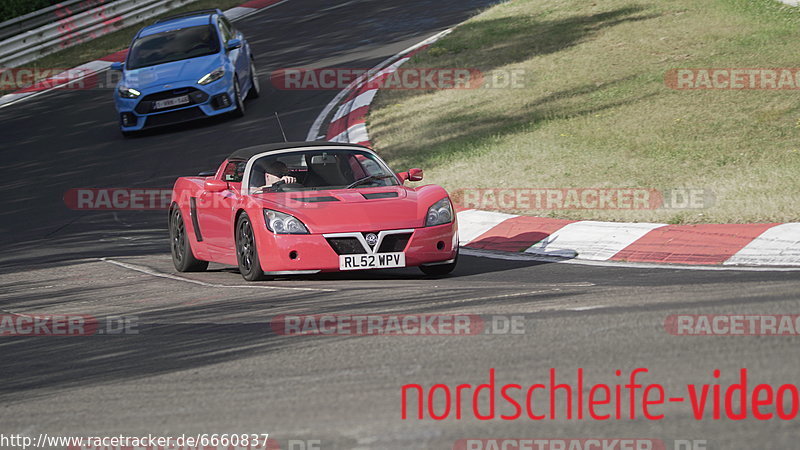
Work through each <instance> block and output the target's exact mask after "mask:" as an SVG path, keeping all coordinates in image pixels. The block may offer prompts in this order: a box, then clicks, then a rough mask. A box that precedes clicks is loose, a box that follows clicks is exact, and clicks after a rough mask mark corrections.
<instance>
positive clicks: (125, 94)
mask: <svg viewBox="0 0 800 450" xmlns="http://www.w3.org/2000/svg"><path fill="white" fill-rule="evenodd" d="M117 92H119V96H120V97H122V98H137V97H139V96H140V95H142V93H141V92H139V91H137V90H136V89H134V88H129V87H126V86H120V87H119V88H118V89H117Z"/></svg>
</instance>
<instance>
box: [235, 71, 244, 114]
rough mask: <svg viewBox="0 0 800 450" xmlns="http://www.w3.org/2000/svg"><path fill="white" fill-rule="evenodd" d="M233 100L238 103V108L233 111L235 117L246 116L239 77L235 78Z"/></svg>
mask: <svg viewBox="0 0 800 450" xmlns="http://www.w3.org/2000/svg"><path fill="white" fill-rule="evenodd" d="M233 97H234V98H233V101H234V102H235V103H236V109H235V110H234V111H233V113H232V114H233V116H234V117H243V116H244V97H243V96H242V89H241V88H240V87H239V77H236V78H234V79H233Z"/></svg>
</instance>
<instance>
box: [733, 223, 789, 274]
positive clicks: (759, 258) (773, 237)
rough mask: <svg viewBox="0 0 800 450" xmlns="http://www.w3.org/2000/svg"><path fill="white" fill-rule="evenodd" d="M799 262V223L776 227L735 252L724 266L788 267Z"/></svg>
mask: <svg viewBox="0 0 800 450" xmlns="http://www.w3.org/2000/svg"><path fill="white" fill-rule="evenodd" d="M798 261H800V223H784V224H780V225H776V226H774V227H772V228H770V229H768V230H766V231H764V232H763V233H761V235H760V236H758V237H757V238H755V239H754V240H753V241H752V242H750V243H749V244H747V245H745V246H744V248H742V249H741V250H739V251H738V252H736V254H735V255H733V256H732V257H731V258H730V259H728V260H727V261H725V264H726V265H767V266H789V265H797V264H798Z"/></svg>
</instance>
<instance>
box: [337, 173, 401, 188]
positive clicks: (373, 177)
mask: <svg viewBox="0 0 800 450" xmlns="http://www.w3.org/2000/svg"><path fill="white" fill-rule="evenodd" d="M393 176H394V175H388V174H383V175H370V176H368V177H364V178H362V179H360V180H356V181H354V182H353V183H351V184H350V185H349V186H347V187H346V188H345V189H352V188H354V187H356V186H361V185H362V184H365V183H369V182H370V181H375V180H385V179H386V178H392V177H393Z"/></svg>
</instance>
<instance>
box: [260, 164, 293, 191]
mask: <svg viewBox="0 0 800 450" xmlns="http://www.w3.org/2000/svg"><path fill="white" fill-rule="evenodd" d="M278 182H284V183H286V184H290V183H297V178H295V177H292V176H289V168H288V167H287V166H286V164H284V163H282V162H280V161H273V162H271V163H269V164H268V165H267V167H266V168H265V169H264V185H263V186H261V187H260V188H259V189H267V188H270V187H272V186H274V185H275V183H278Z"/></svg>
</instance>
